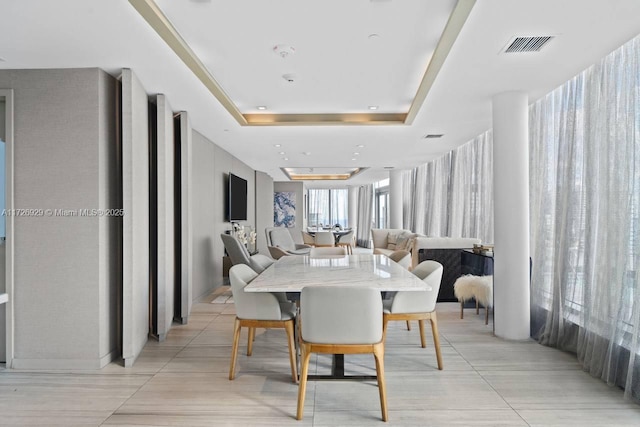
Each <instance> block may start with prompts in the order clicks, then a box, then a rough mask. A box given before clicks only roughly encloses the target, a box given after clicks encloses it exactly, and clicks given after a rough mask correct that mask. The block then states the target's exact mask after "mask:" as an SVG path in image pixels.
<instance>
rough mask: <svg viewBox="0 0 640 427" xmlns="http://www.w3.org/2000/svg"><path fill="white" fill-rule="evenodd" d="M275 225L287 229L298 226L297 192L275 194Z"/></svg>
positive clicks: (278, 192)
mask: <svg viewBox="0 0 640 427" xmlns="http://www.w3.org/2000/svg"><path fill="white" fill-rule="evenodd" d="M273 225H275V226H276V227H282V226H285V227H287V228H291V227H295V226H296V193H295V191H277V192H275V193H273Z"/></svg>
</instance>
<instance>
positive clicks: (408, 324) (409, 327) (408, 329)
mask: <svg viewBox="0 0 640 427" xmlns="http://www.w3.org/2000/svg"><path fill="white" fill-rule="evenodd" d="M410 330H411V322H409V321H408V320H407V331H410Z"/></svg>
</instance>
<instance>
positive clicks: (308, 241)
mask: <svg viewBox="0 0 640 427" xmlns="http://www.w3.org/2000/svg"><path fill="white" fill-rule="evenodd" d="M300 233H302V243H304V244H305V245H309V246H315V245H316V239H315V238H314V237H313V235H312V234H310V233H308V232H306V231H301V232H300Z"/></svg>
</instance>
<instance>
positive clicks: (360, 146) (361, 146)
mask: <svg viewBox="0 0 640 427" xmlns="http://www.w3.org/2000/svg"><path fill="white" fill-rule="evenodd" d="M356 147H358V148H364V144H358V145H356Z"/></svg>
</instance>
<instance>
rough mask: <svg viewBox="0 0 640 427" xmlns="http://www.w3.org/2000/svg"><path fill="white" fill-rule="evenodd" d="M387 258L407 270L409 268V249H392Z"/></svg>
mask: <svg viewBox="0 0 640 427" xmlns="http://www.w3.org/2000/svg"><path fill="white" fill-rule="evenodd" d="M389 258H390V259H391V260H392V261H395V262H397V263H398V264H400V265H401V266H402V267H404V268H406V269H407V270H409V268H410V267H411V252H409V251H404V250H400V251H394V252H392V253H391V254H389Z"/></svg>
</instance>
